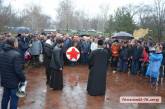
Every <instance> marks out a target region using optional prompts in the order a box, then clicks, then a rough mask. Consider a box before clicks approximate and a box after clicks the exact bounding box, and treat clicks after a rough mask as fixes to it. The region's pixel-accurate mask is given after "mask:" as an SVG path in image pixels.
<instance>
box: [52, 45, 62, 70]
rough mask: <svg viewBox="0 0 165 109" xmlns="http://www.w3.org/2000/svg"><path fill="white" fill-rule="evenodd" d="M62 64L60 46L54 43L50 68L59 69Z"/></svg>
mask: <svg viewBox="0 0 165 109" xmlns="http://www.w3.org/2000/svg"><path fill="white" fill-rule="evenodd" d="M63 65H64V61H63V50H62V48H60V47H58V45H56V46H55V47H54V49H53V52H52V57H51V62H50V68H52V69H54V70H59V69H60V68H63Z"/></svg>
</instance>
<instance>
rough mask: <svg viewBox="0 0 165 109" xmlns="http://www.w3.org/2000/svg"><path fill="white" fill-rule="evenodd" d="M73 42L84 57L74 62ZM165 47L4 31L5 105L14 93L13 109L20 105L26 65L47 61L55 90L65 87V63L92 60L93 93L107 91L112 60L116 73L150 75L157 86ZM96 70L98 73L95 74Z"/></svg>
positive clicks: (0, 50) (0, 54)
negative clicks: (70, 57)
mask: <svg viewBox="0 0 165 109" xmlns="http://www.w3.org/2000/svg"><path fill="white" fill-rule="evenodd" d="M72 46H74V47H76V48H77V49H78V50H79V51H80V59H79V60H78V61H77V62H71V61H69V60H68V59H67V57H66V51H67V49H68V48H69V47H72ZM164 50H165V49H164V46H163V43H155V42H154V41H151V40H147V41H146V40H121V39H111V38H109V37H108V38H106V37H102V36H98V37H94V36H86V35H84V36H79V35H72V36H70V35H68V34H60V33H49V34H31V33H28V34H26V33H22V34H18V35H16V36H15V37H12V35H11V34H10V33H5V34H2V35H1V36H0V73H1V78H2V79H1V85H2V86H3V87H4V94H3V99H2V109H7V104H8V102H9V97H11V102H10V103H11V107H13V108H12V109H16V108H14V107H16V106H17V102H18V97H16V91H17V88H18V87H17V86H18V84H19V83H20V82H24V81H25V80H26V78H25V76H24V73H23V69H24V67H23V66H22V65H25V64H28V65H31V66H35V67H37V66H39V65H40V64H41V63H43V65H44V66H45V68H46V71H45V72H46V77H47V81H46V84H47V85H48V86H50V87H51V88H53V89H54V90H62V88H63V76H62V71H63V66H64V65H70V66H74V65H76V64H84V65H85V64H88V65H89V69H90V74H89V80H88V86H87V90H88V92H89V94H90V95H104V94H105V87H106V82H105V81H106V79H105V78H106V73H105V72H106V70H107V68H108V65H109V64H110V65H111V68H112V72H113V73H129V74H132V75H141V76H142V77H147V78H149V80H150V83H151V86H152V87H153V86H157V85H158V82H160V83H162V82H163V78H164V66H165V59H164V56H165V52H164ZM13 63H14V67H13V65H12V64H13ZM21 66H22V67H21ZM98 68H99V69H102V70H101V72H104V74H103V75H100V70H99V69H98ZM96 69H97V70H96ZM4 72H5V73H4ZM13 72H14V73H13ZM52 72H53V73H52ZM15 74H16V75H15ZM96 74H97V75H98V76H93V77H92V76H91V75H96ZM98 77H102V79H101V80H102V81H99V80H98V81H96V80H97V78H98ZM11 81H12V82H11ZM13 81H15V82H13ZM93 81H95V82H93ZM97 82H99V83H102V85H103V86H102V87H101V86H98V85H97ZM93 86H96V87H93ZM100 91H101V92H100ZM13 99H14V100H13Z"/></svg>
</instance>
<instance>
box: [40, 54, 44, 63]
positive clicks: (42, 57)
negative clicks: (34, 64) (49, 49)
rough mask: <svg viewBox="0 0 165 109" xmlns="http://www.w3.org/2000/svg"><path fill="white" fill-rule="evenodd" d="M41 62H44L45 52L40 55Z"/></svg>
mask: <svg viewBox="0 0 165 109" xmlns="http://www.w3.org/2000/svg"><path fill="white" fill-rule="evenodd" d="M39 62H40V63H43V62H44V56H43V54H40V55H39Z"/></svg>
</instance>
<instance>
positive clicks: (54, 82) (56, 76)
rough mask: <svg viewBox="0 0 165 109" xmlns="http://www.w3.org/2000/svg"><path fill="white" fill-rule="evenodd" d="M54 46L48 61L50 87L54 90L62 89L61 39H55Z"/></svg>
mask: <svg viewBox="0 0 165 109" xmlns="http://www.w3.org/2000/svg"><path fill="white" fill-rule="evenodd" d="M56 44H57V45H56V46H55V47H54V49H53V52H52V58H51V61H50V68H51V76H50V87H51V88H53V89H54V90H62V89H63V73H62V70H63V65H64V62H63V50H62V47H63V39H61V38H57V39H56Z"/></svg>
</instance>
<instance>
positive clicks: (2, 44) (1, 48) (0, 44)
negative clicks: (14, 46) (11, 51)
mask: <svg viewBox="0 0 165 109" xmlns="http://www.w3.org/2000/svg"><path fill="white" fill-rule="evenodd" d="M3 46H4V43H2V42H0V53H1V52H3Z"/></svg>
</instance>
